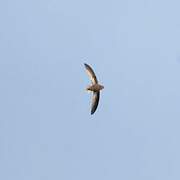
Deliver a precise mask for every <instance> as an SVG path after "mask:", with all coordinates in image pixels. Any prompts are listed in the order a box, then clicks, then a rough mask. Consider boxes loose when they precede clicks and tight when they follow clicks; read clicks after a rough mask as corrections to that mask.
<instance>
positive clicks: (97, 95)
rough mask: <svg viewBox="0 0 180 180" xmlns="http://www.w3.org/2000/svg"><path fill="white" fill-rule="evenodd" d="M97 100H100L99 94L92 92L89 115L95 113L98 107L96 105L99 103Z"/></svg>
mask: <svg viewBox="0 0 180 180" xmlns="http://www.w3.org/2000/svg"><path fill="white" fill-rule="evenodd" d="M99 98H100V92H99V91H98V92H93V96H92V105H91V114H94V112H95V111H96V109H97V107H98V103H99Z"/></svg>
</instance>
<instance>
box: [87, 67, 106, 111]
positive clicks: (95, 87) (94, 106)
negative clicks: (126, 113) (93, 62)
mask: <svg viewBox="0 0 180 180" xmlns="http://www.w3.org/2000/svg"><path fill="white" fill-rule="evenodd" d="M84 65H85V68H86V70H87V73H88V75H89V77H90V79H91V83H92V85H91V86H88V87H87V88H86V90H88V91H91V92H93V97H92V106H91V114H93V113H94V112H95V111H96V109H97V106H98V103H99V98H100V90H102V89H103V88H104V86H102V85H100V84H99V83H98V80H97V78H96V75H95V73H94V71H93V69H92V68H91V67H90V66H89V65H88V64H84Z"/></svg>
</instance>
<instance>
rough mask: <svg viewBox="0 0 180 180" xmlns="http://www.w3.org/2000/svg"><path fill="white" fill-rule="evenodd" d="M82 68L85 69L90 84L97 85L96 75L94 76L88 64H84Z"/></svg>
mask: <svg viewBox="0 0 180 180" xmlns="http://www.w3.org/2000/svg"><path fill="white" fill-rule="evenodd" d="M84 66H85V68H86V72H87V74H88V76H89V78H90V79H91V82H92V84H97V83H98V80H97V78H96V75H95V73H94V71H93V69H92V68H91V67H90V66H89V65H88V64H84Z"/></svg>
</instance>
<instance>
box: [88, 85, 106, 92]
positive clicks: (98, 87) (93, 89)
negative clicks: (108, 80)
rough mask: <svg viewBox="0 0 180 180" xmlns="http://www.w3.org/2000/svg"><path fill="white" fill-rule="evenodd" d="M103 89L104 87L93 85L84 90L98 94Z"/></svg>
mask: <svg viewBox="0 0 180 180" xmlns="http://www.w3.org/2000/svg"><path fill="white" fill-rule="evenodd" d="M103 88H104V86H102V85H100V84H93V85H91V86H88V87H87V88H86V90H88V91H93V92H98V91H100V90H102V89H103Z"/></svg>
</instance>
